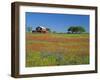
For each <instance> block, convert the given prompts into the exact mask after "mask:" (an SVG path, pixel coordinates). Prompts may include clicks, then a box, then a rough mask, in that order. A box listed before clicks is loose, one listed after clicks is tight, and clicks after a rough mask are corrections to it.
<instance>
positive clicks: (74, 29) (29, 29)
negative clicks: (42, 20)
mask: <svg viewBox="0 0 100 80" xmlns="http://www.w3.org/2000/svg"><path fill="white" fill-rule="evenodd" d="M46 30H47V31H48V32H49V33H57V32H56V31H52V30H51V29H50V28H46ZM26 31H27V32H32V27H27V28H26ZM84 32H86V30H85V28H84V27H82V26H70V27H69V28H68V29H66V33H70V34H78V33H84Z"/></svg>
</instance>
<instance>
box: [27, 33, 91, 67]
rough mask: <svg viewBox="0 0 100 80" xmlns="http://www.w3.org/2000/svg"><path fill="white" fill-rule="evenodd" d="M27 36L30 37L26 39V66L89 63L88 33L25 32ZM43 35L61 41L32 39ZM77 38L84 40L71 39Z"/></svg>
mask: <svg viewBox="0 0 100 80" xmlns="http://www.w3.org/2000/svg"><path fill="white" fill-rule="evenodd" d="M27 36H30V37H32V39H28V38H27V40H26V47H27V50H26V67H35V66H56V65H58V66H60V65H81V64H89V41H87V39H89V34H53V33H51V34H48V33H47V34H40V33H26V37H27ZM44 36H46V37H49V38H50V39H54V38H57V39H60V40H61V41H60V42H59V41H58V42H53V41H52V40H51V41H49V40H47V39H45V40H39V39H37V40H34V37H40V38H43V37H44ZM64 38H66V39H67V38H70V39H71V40H72V41H70V42H67V41H66V42H63V40H62V39H64ZM78 38H81V39H86V40H82V41H74V40H73V39H78ZM34 45H35V46H34ZM37 45H38V46H37ZM75 47H76V48H75Z"/></svg>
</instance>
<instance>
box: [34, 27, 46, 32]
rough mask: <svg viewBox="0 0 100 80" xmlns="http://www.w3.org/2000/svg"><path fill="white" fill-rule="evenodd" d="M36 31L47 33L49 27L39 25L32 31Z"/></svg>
mask: <svg viewBox="0 0 100 80" xmlns="http://www.w3.org/2000/svg"><path fill="white" fill-rule="evenodd" d="M34 32H39V33H47V32H48V31H47V28H45V27H43V26H38V27H36V30H32V33H34Z"/></svg>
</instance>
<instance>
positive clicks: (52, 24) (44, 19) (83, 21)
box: [25, 12, 90, 32]
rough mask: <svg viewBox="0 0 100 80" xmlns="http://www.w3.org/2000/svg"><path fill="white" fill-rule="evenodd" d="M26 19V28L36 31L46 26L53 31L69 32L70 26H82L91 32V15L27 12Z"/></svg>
mask: <svg viewBox="0 0 100 80" xmlns="http://www.w3.org/2000/svg"><path fill="white" fill-rule="evenodd" d="M25 17H26V27H30V26H31V27H32V28H33V29H34V30H35V28H36V27H37V26H44V27H46V28H50V29H51V31H56V32H67V29H68V28H69V27H70V26H82V27H84V28H85V30H86V32H89V20H90V19H89V15H76V14H53V13H34V12H26V14H25Z"/></svg>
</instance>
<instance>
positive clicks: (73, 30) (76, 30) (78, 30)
mask: <svg viewBox="0 0 100 80" xmlns="http://www.w3.org/2000/svg"><path fill="white" fill-rule="evenodd" d="M83 32H85V29H84V28H83V27H82V26H71V27H69V28H68V33H83Z"/></svg>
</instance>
